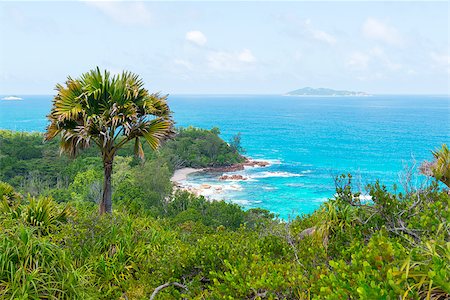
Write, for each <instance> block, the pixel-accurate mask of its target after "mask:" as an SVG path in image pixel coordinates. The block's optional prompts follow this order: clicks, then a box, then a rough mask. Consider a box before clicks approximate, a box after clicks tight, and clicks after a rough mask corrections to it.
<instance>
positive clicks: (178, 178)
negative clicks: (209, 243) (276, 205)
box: [171, 158, 270, 200]
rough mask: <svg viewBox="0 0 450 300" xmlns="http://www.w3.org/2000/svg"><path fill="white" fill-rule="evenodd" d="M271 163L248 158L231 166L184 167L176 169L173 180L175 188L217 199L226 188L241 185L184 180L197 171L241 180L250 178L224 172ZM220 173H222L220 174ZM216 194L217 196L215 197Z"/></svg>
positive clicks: (224, 179) (224, 178)
mask: <svg viewBox="0 0 450 300" xmlns="http://www.w3.org/2000/svg"><path fill="white" fill-rule="evenodd" d="M269 165H270V163H269V162H267V161H262V160H251V159H248V158H246V159H245V161H244V162H242V163H238V164H233V165H230V166H225V167H209V168H204V169H194V168H183V169H179V170H176V171H175V174H174V176H172V178H171V181H172V182H173V184H174V188H175V190H184V191H188V192H190V193H193V194H195V195H197V196H200V195H201V196H205V197H206V198H207V199H209V200H215V198H216V199H217V198H220V197H217V195H220V194H222V193H223V191H224V189H225V188H227V189H239V185H236V186H235V185H233V184H232V185H227V186H222V185H210V184H200V185H198V186H197V185H195V186H194V185H188V184H184V183H183V181H185V180H186V178H187V175H189V174H192V173H197V172H202V173H213V174H217V176H218V179H219V180H223V181H240V180H247V179H248V178H247V177H245V176H243V175H241V174H224V173H230V172H237V171H242V170H244V169H245V168H246V167H250V168H255V167H267V166H269ZM219 174H221V175H220V176H219ZM214 196H216V197H214Z"/></svg>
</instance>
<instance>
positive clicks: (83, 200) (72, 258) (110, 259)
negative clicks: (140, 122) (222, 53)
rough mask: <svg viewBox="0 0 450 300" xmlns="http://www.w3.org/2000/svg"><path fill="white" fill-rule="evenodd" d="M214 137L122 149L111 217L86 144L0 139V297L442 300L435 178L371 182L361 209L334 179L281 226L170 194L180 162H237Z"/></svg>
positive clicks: (448, 229)
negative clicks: (66, 151) (320, 197)
mask: <svg viewBox="0 0 450 300" xmlns="http://www.w3.org/2000/svg"><path fill="white" fill-rule="evenodd" d="M217 134H218V131H217V129H213V130H211V131H209V130H200V129H194V128H187V129H181V130H179V134H178V135H177V136H176V137H175V138H174V139H172V140H170V141H167V142H166V143H164V144H163V146H162V147H161V148H160V151H158V152H153V151H151V150H150V149H144V151H148V152H147V153H146V155H147V161H146V162H145V163H142V162H141V161H140V160H138V159H136V158H135V157H134V156H133V147H132V145H125V146H124V148H122V149H121V150H120V151H118V153H117V155H116V158H115V160H114V169H115V172H114V174H113V175H112V179H111V182H112V188H113V190H114V193H113V197H112V201H113V203H114V210H113V211H112V215H108V214H106V215H102V216H99V215H98V211H97V208H96V207H97V205H98V204H97V203H98V202H99V199H101V197H102V176H103V172H102V171H103V166H102V158H101V157H100V156H99V154H98V153H97V151H95V149H86V150H84V151H82V152H81V153H80V154H79V155H78V157H77V158H75V159H69V158H68V157H66V156H64V155H63V156H61V157H58V156H57V154H58V151H59V150H58V147H59V146H58V144H56V143H55V142H53V141H51V142H48V143H43V142H42V141H43V136H42V135H41V134H24V133H14V132H9V131H0V178H1V181H3V182H0V298H2V299H149V298H150V297H151V296H152V294H153V295H154V299H179V298H183V297H184V298H187V299H348V298H351V299H353V298H356V299H419V298H423V299H445V298H448V297H450V285H449V282H450V225H449V222H448V220H449V219H450V213H449V210H450V209H449V205H450V196H449V195H448V194H447V191H446V190H443V189H442V188H441V187H440V185H439V184H438V183H437V181H436V182H432V183H431V184H429V185H428V186H426V187H423V188H421V189H419V190H417V189H408V192H407V193H397V192H389V191H388V190H387V189H386V187H384V186H382V185H381V184H380V183H378V182H376V183H375V184H373V185H371V186H369V187H368V191H369V193H370V195H371V196H372V200H370V201H369V200H364V199H362V197H361V196H360V195H359V194H358V193H355V192H353V190H352V186H353V185H352V178H351V176H348V175H347V176H341V177H339V178H337V179H336V195H335V197H334V198H332V199H330V200H329V201H327V202H326V203H324V204H323V205H322V206H321V207H320V208H319V209H318V210H317V211H316V212H314V213H313V214H310V215H304V216H301V217H297V218H296V219H294V220H291V221H290V222H283V221H281V220H278V219H276V218H274V215H273V214H271V213H270V212H268V211H265V210H262V209H252V210H248V211H244V210H242V209H241V208H240V207H239V206H237V205H233V204H228V203H225V202H209V201H207V200H205V199H204V198H203V197H196V196H194V195H192V194H189V193H187V192H183V191H178V192H175V193H173V191H172V185H171V183H170V176H171V175H172V172H173V170H174V169H175V168H177V167H181V166H218V165H222V164H227V163H230V162H235V161H240V160H242V157H241V156H240V155H239V154H238V153H237V151H236V149H235V148H233V147H231V146H229V145H227V144H226V143H224V142H223V141H222V140H220V138H219V137H218V136H217ZM189 140H190V141H191V142H190V143H189ZM205 141H206V142H205ZM210 141H214V142H217V147H216V146H215V147H211V145H210V144H209V142H210ZM230 144H232V143H230ZM18 149H20V151H16V150H18ZM191 154H192V155H191ZM445 168H447V169H448V168H449V166H448V164H447V165H444V167H443V168H442V170H444V169H445ZM158 287H159V289H157V288H158ZM155 290H156V292H155ZM155 293H156V294H155Z"/></svg>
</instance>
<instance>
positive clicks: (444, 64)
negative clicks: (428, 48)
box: [430, 52, 450, 74]
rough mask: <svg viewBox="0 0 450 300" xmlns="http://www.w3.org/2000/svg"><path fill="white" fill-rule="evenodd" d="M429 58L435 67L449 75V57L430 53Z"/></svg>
mask: <svg viewBox="0 0 450 300" xmlns="http://www.w3.org/2000/svg"><path fill="white" fill-rule="evenodd" d="M430 57H431V59H432V60H433V62H434V63H435V64H436V66H437V67H439V68H443V69H444V70H446V72H447V73H448V74H450V55H448V54H447V53H436V52H431V53H430Z"/></svg>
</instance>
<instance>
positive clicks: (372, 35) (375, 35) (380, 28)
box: [362, 18, 403, 46]
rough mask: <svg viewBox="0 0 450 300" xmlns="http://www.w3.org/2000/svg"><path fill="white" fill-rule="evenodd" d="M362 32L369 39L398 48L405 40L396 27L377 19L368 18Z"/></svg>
mask: <svg viewBox="0 0 450 300" xmlns="http://www.w3.org/2000/svg"><path fill="white" fill-rule="evenodd" d="M362 32H363V35H364V36H365V37H366V38H369V39H373V40H377V41H381V42H384V43H387V44H391V45H396V46H400V45H402V44H403V38H402V36H401V35H400V33H399V32H398V31H397V29H396V28H395V27H392V26H389V25H387V24H385V23H383V22H382V21H380V20H377V19H375V18H368V19H367V20H366V21H365V22H364V24H363V26H362Z"/></svg>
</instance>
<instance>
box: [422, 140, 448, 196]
mask: <svg viewBox="0 0 450 300" xmlns="http://www.w3.org/2000/svg"><path fill="white" fill-rule="evenodd" d="M432 153H433V156H434V161H432V162H428V161H426V162H424V163H423V164H422V166H421V171H422V173H424V174H425V175H428V176H433V177H434V178H436V179H437V180H440V181H442V182H443V183H444V184H445V185H446V186H448V187H449V188H450V150H449V149H448V147H447V145H446V144H443V145H442V148H441V149H439V150H436V151H433V152H432Z"/></svg>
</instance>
